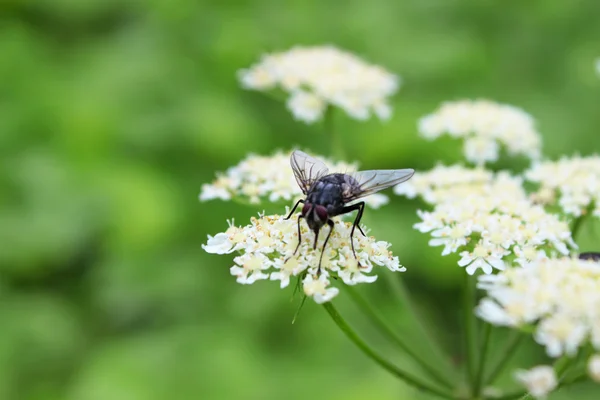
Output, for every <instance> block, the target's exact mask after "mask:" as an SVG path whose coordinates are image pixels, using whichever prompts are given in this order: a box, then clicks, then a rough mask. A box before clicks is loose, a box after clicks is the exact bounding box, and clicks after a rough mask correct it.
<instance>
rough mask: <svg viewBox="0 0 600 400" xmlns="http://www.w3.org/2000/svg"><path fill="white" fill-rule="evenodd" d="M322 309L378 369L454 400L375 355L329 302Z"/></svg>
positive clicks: (428, 391)
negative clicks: (380, 368)
mask: <svg viewBox="0 0 600 400" xmlns="http://www.w3.org/2000/svg"><path fill="white" fill-rule="evenodd" d="M323 307H324V308H325V310H326V311H327V313H328V314H329V316H330V317H331V319H332V320H333V322H335V324H336V325H337V326H338V328H340V329H341V330H342V332H343V333H344V335H346V337H347V338H348V339H350V340H351V341H352V343H354V344H355V345H356V347H358V348H359V349H360V350H361V351H362V352H363V353H364V354H365V355H366V356H367V357H369V358H370V359H371V360H373V361H374V362H375V363H376V364H378V365H379V366H380V367H382V368H383V369H385V370H386V371H388V372H389V373H391V374H392V375H394V376H396V377H397V378H399V379H400V380H402V381H404V382H406V384H408V385H410V386H413V387H415V388H417V389H419V390H422V391H424V392H427V393H430V394H433V395H436V396H438V397H441V398H444V399H455V397H454V396H453V395H452V394H450V393H446V392H445V391H443V390H440V389H438V388H436V387H433V386H431V385H429V384H428V383H425V382H423V381H421V380H420V379H419V378H417V377H415V376H412V375H411V374H410V373H408V372H406V371H404V370H402V369H400V368H398V367H396V366H395V365H393V364H392V363H390V362H389V361H387V360H385V359H384V358H383V357H382V356H380V355H379V354H377V353H376V352H375V350H373V349H372V348H371V347H370V346H369V345H368V344H367V343H366V342H365V341H364V340H362V339H361V338H360V336H358V334H357V333H356V332H355V331H354V330H353V329H352V328H351V327H350V326H349V325H348V324H347V323H346V321H345V320H344V319H343V318H342V316H341V315H340V314H339V312H338V311H337V309H336V308H335V307H334V305H333V304H332V303H331V302H328V303H324V304H323Z"/></svg>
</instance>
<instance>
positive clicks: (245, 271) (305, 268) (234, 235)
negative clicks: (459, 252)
mask: <svg viewBox="0 0 600 400" xmlns="http://www.w3.org/2000/svg"><path fill="white" fill-rule="evenodd" d="M297 223H298V219H297V215H296V216H294V217H293V218H290V219H289V220H286V219H285V217H284V216H279V215H269V216H260V217H259V218H252V219H251V224H250V225H247V226H244V227H236V226H234V225H233V223H232V222H231V223H230V226H229V228H228V229H227V231H226V232H223V233H218V234H216V235H215V236H214V237H213V236H209V237H208V242H207V244H206V245H203V246H202V247H203V248H204V249H205V250H206V251H207V252H210V253H215V254H226V253H230V252H232V251H237V252H238V253H239V254H240V255H239V256H237V257H235V258H234V263H235V265H234V266H233V267H231V269H230V272H231V274H232V275H234V276H235V277H236V279H237V282H239V283H242V284H251V283H254V282H256V281H258V280H266V279H269V280H271V281H279V282H280V287H281V288H284V287H287V286H289V284H290V280H291V279H292V278H293V277H303V276H304V279H303V281H302V284H303V288H304V291H305V293H306V294H307V295H309V296H311V297H313V298H314V300H315V301H316V302H318V303H322V302H325V301H329V300H330V299H331V298H333V297H334V296H335V295H337V293H338V289H336V288H333V287H329V284H330V279H331V278H332V277H335V278H339V279H340V280H341V281H342V282H343V283H345V284H347V285H355V284H358V283H371V282H374V281H375V280H376V279H377V275H375V274H374V273H373V269H374V268H375V266H382V267H385V268H388V269H389V270H391V271H405V268H404V267H402V266H401V265H400V262H399V261H398V257H394V256H393V255H392V253H391V252H390V250H389V247H390V244H389V243H387V242H384V241H376V240H375V238H374V237H372V236H371V237H364V236H362V235H361V234H360V233H358V232H356V233H355V235H354V247H355V250H356V256H357V258H358V263H357V260H356V259H355V258H354V254H353V253H352V249H351V247H350V232H351V230H352V224H351V223H347V222H343V221H339V220H336V221H335V225H334V229H333V231H332V234H331V236H330V238H329V241H328V242H327V246H326V247H325V249H324V250H323V251H324V252H323V257H322V263H321V269H320V270H319V269H318V266H319V260H320V259H321V249H323V246H324V241H325V238H326V235H324V234H321V235H320V237H319V240H318V242H317V247H316V250H315V249H313V241H314V233H313V232H312V231H311V230H309V229H308V226H307V225H306V224H305V223H304V222H303V221H301V224H300V228H301V235H302V242H301V244H300V247H299V249H298V252H297V253H296V254H294V250H295V249H296V247H297V245H298V239H299V238H298V230H297ZM324 229H328V228H324ZM363 230H366V229H364V228H363ZM367 232H368V231H367Z"/></svg>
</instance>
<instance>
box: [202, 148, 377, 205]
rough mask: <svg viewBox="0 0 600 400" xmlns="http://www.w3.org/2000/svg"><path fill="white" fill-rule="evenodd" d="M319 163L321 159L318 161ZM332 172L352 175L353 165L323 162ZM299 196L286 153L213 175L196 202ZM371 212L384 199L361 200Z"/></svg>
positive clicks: (252, 157)
mask: <svg viewBox="0 0 600 400" xmlns="http://www.w3.org/2000/svg"><path fill="white" fill-rule="evenodd" d="M319 158H321V159H323V158H322V157H319ZM323 160H324V161H325V162H326V163H327V165H330V166H331V170H332V172H334V171H338V172H344V173H346V172H349V171H356V169H357V167H358V165H357V164H356V163H352V164H349V163H344V162H333V161H331V160H327V159H323ZM302 196H303V194H302V191H301V190H300V187H299V186H298V183H297V182H296V178H294V173H293V171H292V168H291V167H290V153H289V152H288V153H284V152H276V153H275V154H273V155H272V156H258V155H254V154H250V155H249V156H248V157H246V158H245V159H244V160H242V161H241V162H240V163H239V164H238V165H236V166H234V167H231V168H229V169H228V170H227V171H226V172H225V173H217V179H216V180H215V181H214V182H213V183H211V184H209V185H208V184H205V185H202V191H201V193H200V201H207V200H212V199H221V200H232V199H236V200H242V201H246V202H249V203H256V204H258V203H261V202H264V201H270V202H281V201H286V202H292V201H295V200H298V199H299V198H301V197H302ZM364 202H365V203H366V204H367V205H368V206H369V207H371V208H379V207H381V206H383V205H385V204H387V202H388V197H387V196H386V195H384V194H381V193H376V194H373V195H371V196H367V197H365V198H364Z"/></svg>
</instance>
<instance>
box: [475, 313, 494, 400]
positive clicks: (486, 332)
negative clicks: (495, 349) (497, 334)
mask: <svg viewBox="0 0 600 400" xmlns="http://www.w3.org/2000/svg"><path fill="white" fill-rule="evenodd" d="M491 332H492V325H491V324H488V323H487V322H484V325H483V342H482V343H481V349H480V350H479V364H478V365H477V371H476V376H475V386H474V388H473V396H474V397H475V398H478V396H479V395H480V394H481V388H482V386H483V370H484V368H485V361H486V356H487V352H488V347H489V343H490V334H491Z"/></svg>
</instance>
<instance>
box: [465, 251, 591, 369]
mask: <svg viewBox="0 0 600 400" xmlns="http://www.w3.org/2000/svg"><path fill="white" fill-rule="evenodd" d="M478 287H479V288H480V289H483V290H485V291H486V292H487V295H486V297H485V298H484V299H483V300H481V302H480V304H479V306H478V307H477V309H476V313H477V315H478V316H479V317H480V318H482V319H484V320H486V321H487V322H489V323H491V324H494V325H500V326H510V327H515V328H527V330H528V331H530V330H533V332H534V334H533V337H534V339H535V341H536V342H538V343H539V344H540V345H542V346H545V348H546V353H547V354H548V356H550V357H553V358H555V357H560V356H562V355H568V356H573V355H575V354H576V353H577V350H578V349H579V348H580V347H582V346H584V345H586V344H587V343H591V345H592V346H593V347H594V348H595V349H596V350H599V349H600V263H598V262H595V261H590V260H580V259H575V258H568V257H565V258H559V259H543V260H537V261H533V262H531V263H528V264H526V265H525V266H524V267H523V268H510V269H506V270H505V271H503V272H500V273H499V274H497V275H488V276H480V277H479V282H478Z"/></svg>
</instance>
